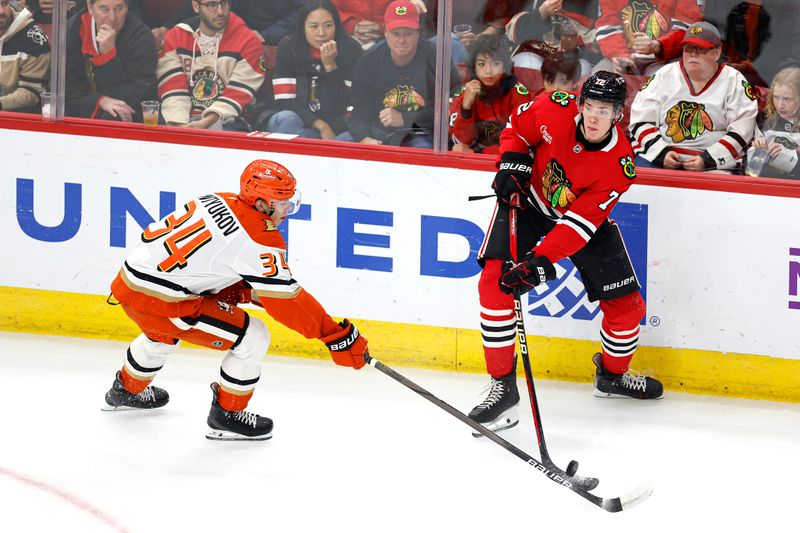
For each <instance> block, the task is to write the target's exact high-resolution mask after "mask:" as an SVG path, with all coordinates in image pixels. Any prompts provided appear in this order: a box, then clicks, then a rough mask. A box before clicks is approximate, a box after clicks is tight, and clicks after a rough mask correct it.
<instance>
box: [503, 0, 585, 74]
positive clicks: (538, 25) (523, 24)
mask: <svg viewBox="0 0 800 533" xmlns="http://www.w3.org/2000/svg"><path fill="white" fill-rule="evenodd" d="M597 9H598V0H534V2H533V5H532V7H531V9H530V10H529V11H519V12H518V13H516V14H515V15H514V16H513V17H512V18H511V19H510V20H509V22H508V24H507V25H506V28H505V29H506V36H507V37H508V38H509V39H510V40H511V42H512V43H514V45H516V47H517V48H516V50H515V51H514V54H513V60H514V66H515V67H519V68H529V69H536V70H539V69H541V68H542V63H543V62H544V60H545V58H547V57H548V56H550V55H552V54H554V53H556V52H558V51H563V52H573V53H575V54H577V55H578V57H579V58H580V64H581V74H589V72H590V71H591V69H592V65H594V63H595V62H596V61H598V60H599V59H600V56H599V54H598V53H597V51H596V50H595V30H594V25H595V17H597Z"/></svg>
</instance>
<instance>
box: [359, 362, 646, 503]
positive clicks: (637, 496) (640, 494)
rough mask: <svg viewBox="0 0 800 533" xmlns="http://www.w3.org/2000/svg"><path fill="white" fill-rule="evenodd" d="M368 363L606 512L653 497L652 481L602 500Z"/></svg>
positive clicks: (403, 379) (383, 368) (417, 388)
mask: <svg viewBox="0 0 800 533" xmlns="http://www.w3.org/2000/svg"><path fill="white" fill-rule="evenodd" d="M364 361H365V362H366V363H367V364H368V365H370V366H372V367H374V368H376V369H378V370H380V371H381V372H383V373H384V374H386V375H387V376H389V377H390V378H392V379H394V380H395V381H397V382H398V383H400V384H402V385H404V386H405V387H408V388H409V389H411V390H412V391H414V392H416V393H417V394H419V395H420V396H422V397H423V398H425V399H426V400H428V401H430V402H431V403H433V404H435V405H437V406H439V407H440V408H442V409H444V410H445V411H447V412H448V413H450V414H451V415H453V416H454V417H456V418H458V419H459V420H461V421H462V422H464V423H465V424H467V425H468V426H469V427H471V428H472V429H473V430H474V431H477V432H479V433H481V434H482V435H483V436H485V437H486V438H488V439H489V440H491V441H493V442H495V443H496V444H498V445H500V446H502V447H503V448H505V449H506V450H507V451H509V452H511V453H513V454H514V455H516V456H517V457H519V458H520V459H522V460H523V461H525V462H526V463H528V464H529V465H531V466H532V467H534V468H535V469H536V470H538V471H539V472H541V473H542V474H544V475H545V476H547V477H548V478H549V479H550V480H552V481H554V482H556V483H558V484H559V485H561V486H562V487H566V488H568V489H569V490H571V491H572V492H574V493H575V494H578V495H579V496H581V497H582V498H585V499H586V500H588V501H590V502H591V503H593V504H595V505H596V506H598V507H600V508H601V509H605V510H606V511H608V512H610V513H616V512H619V511H624V510H625V509H630V508H631V507H633V506H634V505H637V504H638V503H641V502H643V501H644V500H646V499H647V498H648V497H649V496H650V494H652V493H653V487H652V485H651V484H650V483H649V482H644V483H642V484H640V485H639V486H638V487H636V489H634V490H633V491H631V492H630V493H628V494H627V495H625V496H622V497H618V498H601V497H600V496H597V495H595V494H592V493H591V492H589V490H591V489H586V488H585V487H584V486H583V485H582V484H580V483H578V482H577V480H576V479H575V478H574V477H570V476H566V477H565V475H564V473H563V472H562V471H561V470H560V469H554V468H551V467H550V466H548V465H547V464H545V463H544V462H541V461H537V460H536V459H534V458H533V457H531V456H530V455H528V454H527V453H525V452H524V451H522V450H520V449H519V448H517V447H516V446H514V445H513V444H511V443H510V442H508V441H507V440H505V439H503V438H502V437H500V436H498V435H497V433H495V432H494V431H491V430H489V429H486V428H485V427H483V426H482V425H481V424H479V423H477V422H475V421H474V420H472V419H471V418H470V417H468V416H467V415H465V414H464V413H462V412H461V411H459V410H458V409H456V408H455V407H453V406H452V405H450V404H449V403H447V402H445V401H443V400H441V399H439V398H437V397H436V396H434V395H433V394H432V393H430V392H428V391H427V390H425V389H423V388H422V387H420V386H419V385H417V384H416V383H414V382H413V381H411V380H410V379H408V378H406V377H405V376H403V375H401V374H399V373H397V372H396V371H394V370H392V369H391V368H389V367H388V366H386V365H384V364H383V363H381V362H380V361H378V360H377V359H375V358H374V357H372V356H370V355H368V354H365V355H364Z"/></svg>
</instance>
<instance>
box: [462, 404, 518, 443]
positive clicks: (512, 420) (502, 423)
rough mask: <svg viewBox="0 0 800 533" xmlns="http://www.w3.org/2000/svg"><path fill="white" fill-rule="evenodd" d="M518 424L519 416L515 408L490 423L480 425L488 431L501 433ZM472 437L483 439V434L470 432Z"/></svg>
mask: <svg viewBox="0 0 800 533" xmlns="http://www.w3.org/2000/svg"><path fill="white" fill-rule="evenodd" d="M517 424H519V414H518V413H517V408H516V407H512V408H511V409H509V410H508V411H506V412H505V413H503V414H502V415H500V416H498V417H497V418H495V419H494V420H492V421H491V422H487V423H486V424H481V425H482V426H483V427H485V428H486V429H488V430H489V431H495V432H497V431H503V430H506V429H511V428H513V427H514V426H516V425H517ZM472 436H473V437H475V438H480V437H483V433H478V432H476V431H473V432H472Z"/></svg>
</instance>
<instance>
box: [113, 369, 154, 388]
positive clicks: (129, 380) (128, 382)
mask: <svg viewBox="0 0 800 533" xmlns="http://www.w3.org/2000/svg"><path fill="white" fill-rule="evenodd" d="M120 381H122V386H123V387H125V390H126V391H128V392H130V393H131V394H139V393H140V392H142V391H143V390H144V389H146V388H147V386H148V385H150V382H151V381H153V380H152V379H147V380H141V379H137V378H135V377H133V376H131V375H130V374H128V371H127V370H125V367H122V372H120Z"/></svg>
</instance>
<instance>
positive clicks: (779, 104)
mask: <svg viewBox="0 0 800 533" xmlns="http://www.w3.org/2000/svg"><path fill="white" fill-rule="evenodd" d="M798 118H800V68H796V67H793V68H786V69H783V70H781V71H780V72H778V73H777V74H776V75H775V78H774V79H773V80H772V87H770V90H769V94H768V95H767V106H766V109H765V116H764V120H763V122H762V123H761V127H760V129H759V130H756V137H755V139H753V146H752V147H751V148H750V149H749V150H748V151H747V157H748V158H751V157H752V155H753V152H754V151H755V150H757V149H762V150H765V151H766V152H767V154H768V155H769V159H768V161H767V163H766V164H765V165H764V168H763V170H762V171H761V172H760V175H762V176H772V177H777V178H791V179H795V180H796V179H800V166H799V165H798V164H797V153H798V150H800V121H798Z"/></svg>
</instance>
